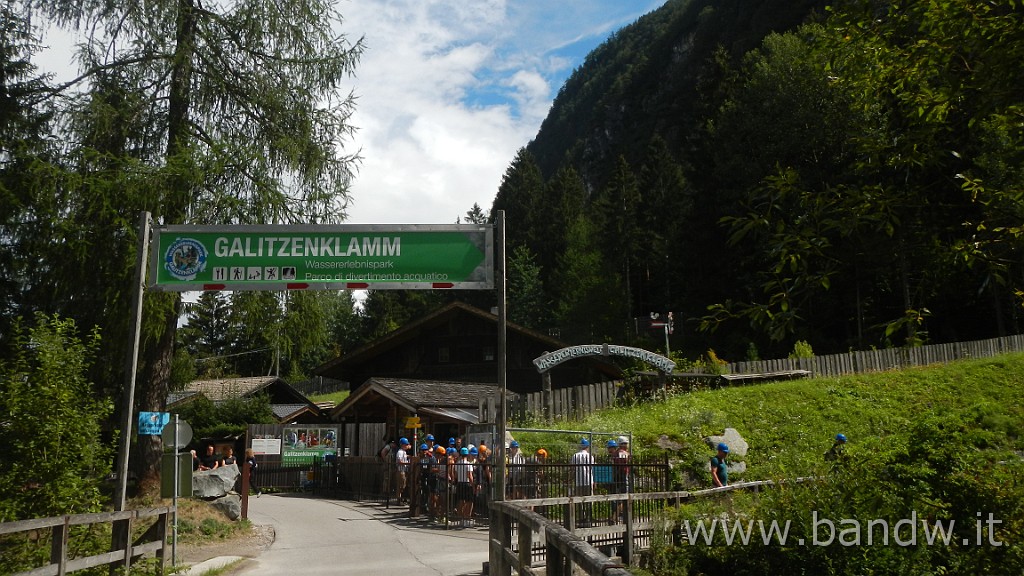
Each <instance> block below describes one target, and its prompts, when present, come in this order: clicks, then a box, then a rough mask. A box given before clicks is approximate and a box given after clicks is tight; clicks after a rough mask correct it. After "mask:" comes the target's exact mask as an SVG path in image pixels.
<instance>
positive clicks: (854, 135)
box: [492, 0, 1024, 360]
mask: <svg viewBox="0 0 1024 576" xmlns="http://www.w3.org/2000/svg"><path fill="white" fill-rule="evenodd" d="M1022 13H1024V8H1022V7H1021V6H1020V5H1018V4H1007V3H996V4H992V3H985V2H980V1H977V2H975V1H971V2H960V3H946V2H939V3H913V2H912V3H902V4H892V3H888V2H871V1H867V2H863V1H856V2H841V3H838V4H835V5H832V6H826V3H825V2H815V1H802V2H782V1H777V0H761V1H739V0H703V1H699V0H692V1H670V2H668V3H666V4H665V5H664V6H663V7H662V8H660V9H659V10H656V11H654V12H652V13H650V14H648V15H646V16H644V17H642V18H641V19H639V20H638V21H637V22H636V23H634V24H633V25H631V26H628V27H626V28H623V29H622V30H620V31H619V32H617V33H616V34H614V35H613V36H612V37H611V38H609V40H608V41H606V42H605V43H604V44H603V45H601V46H600V47H598V48H597V49H596V50H594V52H592V53H591V54H590V55H589V56H588V57H587V59H586V61H585V63H584V64H583V65H582V66H581V67H580V68H579V69H578V70H576V71H575V73H574V74H573V75H572V76H571V77H570V79H569V80H568V81H567V82H566V84H565V86H563V88H562V89H561V91H560V93H559V95H558V97H557V98H556V100H555V102H554V105H553V106H552V109H551V112H550V114H549V116H548V118H547V119H546V120H545V122H544V123H543V125H542V127H541V129H540V131H539V132H538V134H537V136H536V138H535V139H534V140H533V141H532V142H530V143H529V144H528V145H527V146H526V147H524V148H523V149H521V150H520V152H519V154H518V155H517V156H516V158H515V159H514V160H513V161H512V163H511V164H510V166H509V168H508V169H507V171H506V174H505V178H504V179H503V182H502V185H501V187H500V189H499V190H498V193H497V195H496V197H495V201H494V204H493V207H492V215H493V213H494V211H496V210H503V211H504V212H505V215H506V220H507V224H508V254H509V258H510V264H509V284H510V299H511V300H510V301H511V304H510V312H509V314H510V318H512V319H513V320H515V321H518V322H521V323H523V324H526V325H528V326H531V327H534V328H537V329H542V330H549V331H552V332H554V333H557V334H558V335H560V336H561V337H562V338H564V339H566V340H569V341H571V342H587V341H631V342H645V341H646V345H650V346H659V347H660V346H663V344H662V342H663V341H664V338H663V336H662V335H661V334H651V333H648V332H645V331H643V330H640V331H639V332H638V331H637V322H635V320H634V318H636V317H643V316H647V315H648V314H649V313H650V312H655V311H660V312H665V311H673V312H674V315H675V318H676V325H675V327H676V330H675V333H674V334H673V335H672V337H671V342H672V346H671V347H672V349H673V350H681V351H683V353H684V354H687V355H689V356H690V357H693V356H694V355H696V354H701V353H704V352H706V351H707V350H708V349H709V348H713V349H715V350H716V351H717V352H718V354H719V355H720V356H723V357H726V358H727V359H729V360H740V359H744V358H745V357H747V358H749V357H758V356H760V357H771V356H777V355H785V354H787V353H789V352H790V351H791V350H793V347H794V344H795V343H796V342H797V341H801V340H802V341H805V342H807V343H809V344H810V345H811V347H812V348H813V350H814V351H815V352H819V353H825V352H833V351H842V350H848V349H850V348H869V347H872V346H894V345H895V346H899V345H904V344H911V345H913V344H918V343H923V342H950V341H956V340H968V339H977V338H985V337H989V336H996V335H1002V334H1008V333H1018V332H1019V331H1020V322H1021V312H1022V309H1021V302H1022V300H1021V295H1022V293H1024V292H1022V288H1024V266H1022V251H1021V248H1022V245H1021V239H1022V226H1021V223H1022V222H1024V193H1022V189H1024V185H1022V184H1024V170H1022V169H1021V166H1022V163H1024V128H1022V126H1024V122H1022V110H1024V101H1022V92H1021V91H1020V90H1019V87H1020V86H1024V71H1022V68H1021V67H1020V66H1019V61H1020V57H1022V56H1024V32H1022V31H1024V22H1022V20H1024V16H1022Z"/></svg>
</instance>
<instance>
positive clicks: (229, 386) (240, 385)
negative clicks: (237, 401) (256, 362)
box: [185, 376, 283, 402]
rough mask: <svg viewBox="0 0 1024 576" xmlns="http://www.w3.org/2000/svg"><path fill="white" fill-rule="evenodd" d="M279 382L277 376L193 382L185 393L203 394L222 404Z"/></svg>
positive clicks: (186, 387) (186, 388)
mask: <svg viewBox="0 0 1024 576" xmlns="http://www.w3.org/2000/svg"><path fill="white" fill-rule="evenodd" d="M278 380H280V378H278V377H277V376H257V377H252V378H218V379H215V380H193V381H192V382H189V383H188V385H187V386H185V391H187V392H196V393H201V394H202V395H203V396H206V397H207V398H209V399H210V400H212V401H214V402H220V401H221V400H229V399H231V398H244V397H246V396H251V395H253V394H255V393H257V392H259V391H260V390H263V389H264V388H266V387H268V386H270V385H271V384H273V383H274V382H276V381H278ZM282 382H283V381H282Z"/></svg>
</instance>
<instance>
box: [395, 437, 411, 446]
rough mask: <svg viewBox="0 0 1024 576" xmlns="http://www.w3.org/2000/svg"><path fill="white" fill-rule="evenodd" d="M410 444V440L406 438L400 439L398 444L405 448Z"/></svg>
mask: <svg viewBox="0 0 1024 576" xmlns="http://www.w3.org/2000/svg"><path fill="white" fill-rule="evenodd" d="M408 443H409V439H408V438H406V437H404V436H403V437H401V438H399V439H398V444H399V445H400V446H405V445H406V444H408Z"/></svg>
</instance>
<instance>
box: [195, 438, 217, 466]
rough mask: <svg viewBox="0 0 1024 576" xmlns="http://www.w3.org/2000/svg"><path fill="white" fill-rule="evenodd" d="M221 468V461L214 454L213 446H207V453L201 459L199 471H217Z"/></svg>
mask: <svg viewBox="0 0 1024 576" xmlns="http://www.w3.org/2000/svg"><path fill="white" fill-rule="evenodd" d="M217 468H220V459H218V458H217V455H216V454H214V453H213V444H208V445H207V446H206V453H205V454H203V455H202V456H200V457H199V470H200V471H203V470H216V469H217Z"/></svg>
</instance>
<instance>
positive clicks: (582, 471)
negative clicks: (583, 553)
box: [572, 438, 594, 528]
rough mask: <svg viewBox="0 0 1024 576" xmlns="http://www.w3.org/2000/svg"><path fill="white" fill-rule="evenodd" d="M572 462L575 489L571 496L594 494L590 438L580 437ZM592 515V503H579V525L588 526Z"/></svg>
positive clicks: (592, 457)
mask: <svg viewBox="0 0 1024 576" xmlns="http://www.w3.org/2000/svg"><path fill="white" fill-rule="evenodd" d="M572 463H573V464H574V465H575V473H574V474H573V476H574V479H575V483H574V484H575V491H574V492H573V496H593V495H594V456H593V455H592V454H591V453H590V440H587V439H586V438H581V439H580V449H579V451H578V452H576V453H575V454H573V455H572ZM592 515H593V505H592V504H590V503H589V502H586V503H583V504H580V508H579V519H580V526H581V527H583V528H588V527H590V524H591V521H592Z"/></svg>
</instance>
